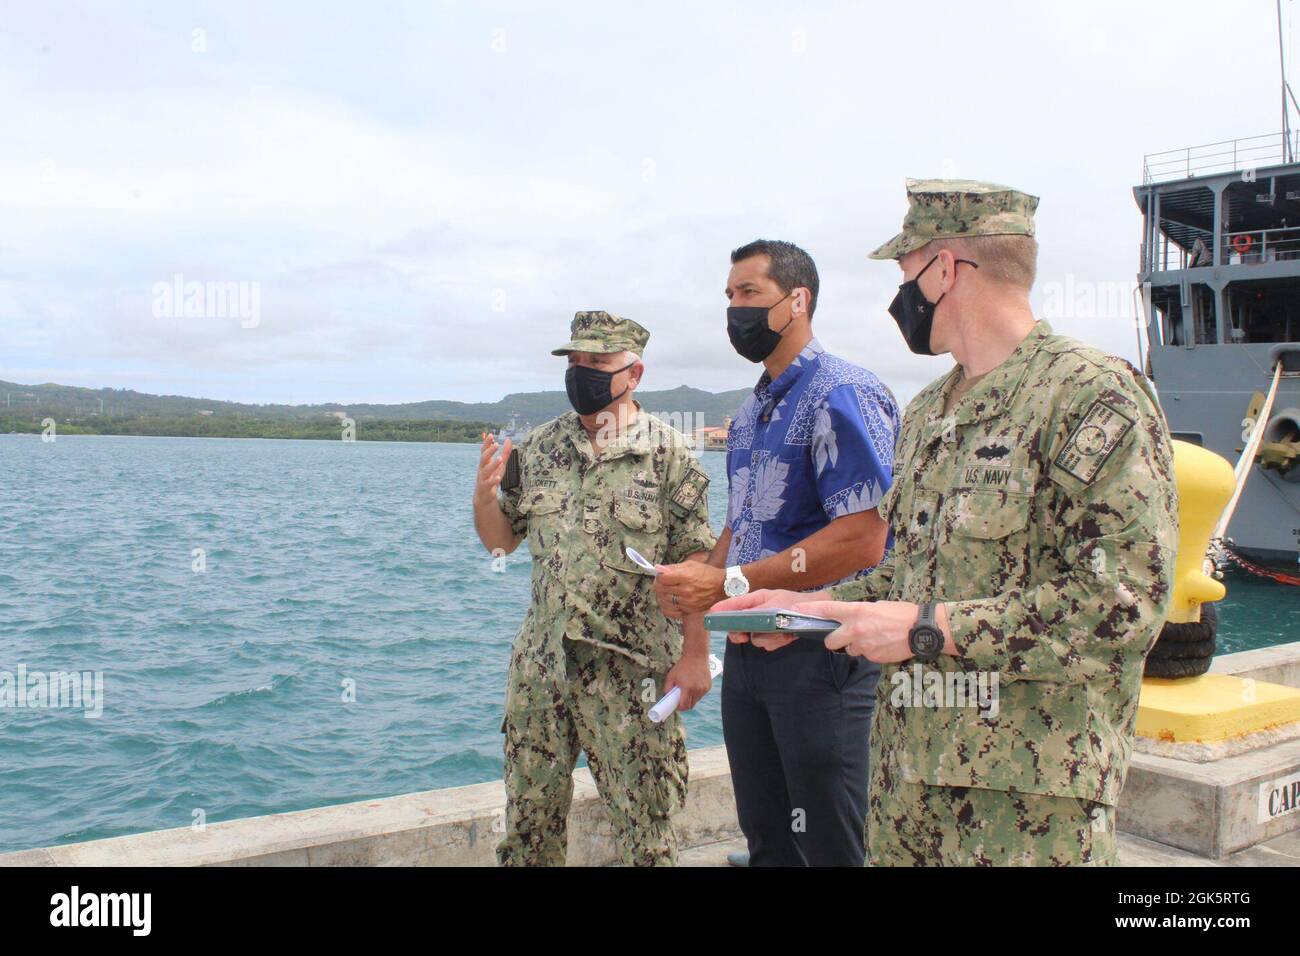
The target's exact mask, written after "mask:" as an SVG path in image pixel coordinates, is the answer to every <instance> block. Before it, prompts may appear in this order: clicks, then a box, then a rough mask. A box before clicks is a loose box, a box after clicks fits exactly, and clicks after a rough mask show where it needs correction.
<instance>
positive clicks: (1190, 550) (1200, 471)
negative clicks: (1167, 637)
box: [1134, 441, 1300, 752]
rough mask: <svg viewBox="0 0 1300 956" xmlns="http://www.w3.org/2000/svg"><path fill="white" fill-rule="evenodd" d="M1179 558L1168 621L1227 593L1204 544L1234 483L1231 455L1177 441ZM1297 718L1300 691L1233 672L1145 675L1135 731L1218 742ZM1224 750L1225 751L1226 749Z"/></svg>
mask: <svg viewBox="0 0 1300 956" xmlns="http://www.w3.org/2000/svg"><path fill="white" fill-rule="evenodd" d="M1173 445H1174V480H1175V482H1176V483H1177V485H1178V558H1177V561H1176V562H1175V564H1174V593H1173V598H1172V599H1171V601H1170V604H1169V614H1168V616H1167V618H1166V623H1167V624H1192V623H1195V622H1198V621H1200V619H1201V602H1203V601H1218V600H1221V599H1222V598H1223V596H1224V595H1225V594H1226V593H1227V591H1226V589H1225V588H1224V586H1223V584H1222V583H1221V582H1219V581H1216V580H1215V579H1214V578H1212V577H1211V576H1210V575H1209V574H1207V573H1206V568H1207V562H1206V549H1207V548H1208V547H1209V544H1210V536H1211V535H1212V534H1213V533H1214V529H1215V526H1216V525H1217V524H1218V523H1219V517H1220V515H1222V514H1223V509H1224V506H1225V505H1226V504H1227V503H1228V499H1229V498H1231V497H1232V492H1233V489H1234V487H1235V485H1236V481H1235V477H1234V474H1233V470H1232V466H1231V465H1230V464H1228V462H1227V460H1226V459H1224V458H1222V457H1220V456H1219V455H1216V454H1214V452H1211V451H1207V450H1206V449H1204V448H1202V447H1201V446H1199V445H1192V444H1189V443H1187V442H1183V441H1175V442H1174V443H1173ZM1297 721H1300V690H1297V689H1295V688H1293V687H1283V686H1281V685H1278V684H1270V683H1267V682H1265V681H1257V680H1251V679H1245V678H1241V677H1236V676H1232V675H1229V674H1213V673H1211V674H1202V675H1200V676H1198V677H1184V678H1179V679H1177V680H1165V679H1162V678H1158V677H1146V678H1144V679H1143V681H1142V695H1141V697H1140V698H1139V700H1138V715H1137V725H1136V727H1135V728H1134V733H1135V734H1136V735H1137V736H1138V737H1144V738H1147V739H1149V740H1153V741H1160V742H1162V743H1165V744H1183V743H1195V744H1208V745H1216V744H1220V743H1224V742H1228V741H1233V740H1236V739H1240V738H1243V737H1246V736H1248V735H1250V734H1254V733H1258V732H1261V731H1266V730H1271V729H1274V728H1278V727H1281V726H1284V725H1289V724H1294V723H1296V722H1297ZM1225 752H1226V751H1225Z"/></svg>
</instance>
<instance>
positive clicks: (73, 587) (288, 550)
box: [0, 435, 1300, 851]
mask: <svg viewBox="0 0 1300 956" xmlns="http://www.w3.org/2000/svg"><path fill="white" fill-rule="evenodd" d="M476 459H477V448H476V447H475V446H470V445H435V444H401V443H380V442H355V443H344V442H323V441H320V442H313V441H268V440H245V439H186V438H110V437H60V438H59V439H58V440H57V441H55V442H53V443H43V442H41V441H40V440H39V438H37V437H36V436H23V435H0V670H2V671H8V672H11V673H12V672H15V671H16V670H17V669H18V668H19V667H20V666H25V667H26V668H27V669H28V671H30V672H35V671H45V672H48V671H58V670H63V671H102V672H103V674H104V695H105V703H104V711H103V716H102V717H100V718H99V719H87V718H86V717H84V716H83V715H82V712H81V711H77V710H71V709H64V710H59V709H12V708H0V755H2V757H3V759H0V851H5V850H16V849H25V848H28V847H34V846H43V845H49V844H53V843H62V842H69V841H74V840H88V839H95V838H99V837H106V836H115V835H118V834H123V833H133V832H137V831H141V830H151V829H159V828H165V827H178V826H187V825H190V824H191V823H192V822H193V820H194V819H195V814H196V813H198V812H201V813H202V814H204V815H205V817H206V819H207V820H208V821H217V820H228V819H232V818H236V817H245V816H254V815H258V814H264V813H275V812H279V811H285V810H300V809H305V808H308V807H317V806H322V805H326V804H331V803H341V802H346V801H352V800H361V799H366V798H371V797H380V796H390V795H393V794H398V793H407V792H410V791H415V790H427V789H432V788H436V787H449V786H458V785H461V784H468V783H479V782H482V781H485V780H491V779H494V778H496V777H498V776H499V775H500V772H501V736H500V734H499V732H498V731H499V729H500V723H501V711H502V705H503V701H504V688H505V669H506V663H507V659H508V653H509V646H510V642H511V640H512V638H513V636H514V633H515V630H516V628H517V627H518V625H519V622H520V620H521V619H522V617H523V613H524V609H525V606H526V603H527V600H528V577H529V558H528V556H527V551H526V548H521V549H520V551H518V552H516V553H515V554H514V555H512V556H511V557H510V558H509V559H507V565H506V569H505V571H504V572H503V573H495V572H493V571H492V569H491V566H490V562H489V560H488V557H487V555H486V554H485V553H484V552H483V551H482V548H481V546H480V545H479V544H478V540H477V538H476V537H475V536H474V532H473V526H472V521H471V514H470V508H469V497H470V491H471V486H472V481H473V471H474V466H475V462H476ZM703 462H704V465H705V467H706V468H707V469H708V471H709V472H710V474H711V475H712V476H713V478H714V484H713V486H712V489H711V491H712V494H711V495H710V504H711V511H712V515H713V524H714V528H715V530H717V529H718V528H720V527H721V522H722V517H723V513H724V511H725V507H726V502H725V492H724V489H725V486H726V479H725V475H724V473H723V471H722V469H723V456H722V455H721V454H718V453H706V454H704V455H703ZM195 549H202V551H203V555H202V557H203V559H204V560H205V562H206V571H204V572H202V573H197V572H196V571H195V570H194V565H195V562H196V560H198V559H197V558H196V557H195V554H194V552H195ZM1229 583H1230V588H1231V589H1232V592H1233V593H1232V596H1231V597H1230V599H1229V602H1228V603H1227V604H1225V607H1224V611H1223V615H1222V616H1223V635H1222V636H1223V643H1224V646H1225V649H1226V650H1240V649H1242V648H1243V647H1246V646H1257V645H1258V644H1264V643H1274V642H1277V641H1281V640H1288V639H1291V638H1290V636H1289V635H1290V634H1291V633H1293V632H1294V630H1295V625H1296V623H1297V621H1300V594H1297V593H1295V591H1296V589H1288V588H1283V587H1280V586H1276V585H1272V584H1267V583H1256V582H1255V581H1253V580H1247V579H1236V578H1234V579H1233V580H1232V581H1230V582H1229ZM720 642H721V638H720V636H719V637H717V638H715V642H714V648H715V650H716V651H719V652H720V651H721V643H720ZM348 687H355V702H352V703H344V701H343V697H344V694H345V692H346V690H347V688H348ZM718 701H719V691H718V688H717V687H716V686H715V689H714V692H713V693H711V694H710V695H709V696H708V697H707V698H706V699H705V700H704V701H703V702H702V703H701V704H700V706H699V707H698V708H697V709H696V710H695V711H694V712H692V713H690V714H688V715H687V720H686V726H687V733H688V735H689V740H690V745H691V746H692V747H701V746H710V745H713V744H718V743H721V742H722V732H721V722H720V719H719V714H718Z"/></svg>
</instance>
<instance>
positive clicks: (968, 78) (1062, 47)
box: [0, 0, 1289, 401]
mask: <svg viewBox="0 0 1300 956" xmlns="http://www.w3.org/2000/svg"><path fill="white" fill-rule="evenodd" d="M1288 16H1289V13H1288ZM1271 18H1272V12H1271V8H1269V9H1267V10H1266V9H1264V8H1263V6H1260V7H1259V9H1256V8H1255V7H1249V8H1244V7H1243V8H1241V9H1240V10H1238V9H1237V8H1233V10H1232V11H1231V12H1228V11H1226V10H1225V8H1223V7H1222V5H1220V4H1215V3H1210V2H1202V3H1176V2H1173V0H1170V2H1167V3H1151V4H1143V5H1139V6H1134V5H1132V4H1130V3H1120V2H1101V3H1095V4H1089V5H1086V6H1081V5H1077V4H1041V3H1031V2H1018V3H1005V4H1000V5H998V6H997V10H996V14H995V13H993V12H992V11H991V9H990V8H989V7H988V6H987V5H983V6H978V5H970V4H963V3H958V2H947V3H937V4H933V5H931V6H929V7H926V8H924V9H922V8H915V7H912V8H908V7H895V6H881V5H877V4H869V5H868V4H858V3H839V4H831V5H829V6H826V7H824V8H820V9H818V10H816V11H803V10H800V11H792V10H790V9H788V8H786V7H784V6H782V5H779V4H776V3H768V4H758V5H750V4H747V5H744V6H741V5H725V6H724V5H718V6H712V5H710V6H707V7H701V6H700V5H690V4H686V3H677V4H672V3H670V4H666V5H664V4H661V5H658V6H657V7H655V8H653V10H651V9H650V8H637V9H635V10H632V9H627V10H624V9H618V8H613V7H610V6H608V5H603V4H597V3H583V4H573V5H568V6H566V7H565V16H563V17H557V16H554V15H553V14H552V12H549V11H548V10H546V9H543V8H540V7H537V6H535V5H529V4H524V3H496V4H492V5H482V6H474V7H467V6H464V5H459V4H434V5H428V4H424V3H420V4H415V3H412V4H409V5H402V6H397V7H394V8H386V9H385V10H382V11H377V10H371V9H362V8H356V9H353V10H346V9H345V10H332V11H329V12H323V11H321V10H320V9H318V8H317V7H314V6H308V5H304V4H277V5H274V6H273V7H272V6H268V5H254V4H251V3H248V4H243V3H233V4H230V3H222V4H217V3H194V4H190V5H188V6H184V7H179V8H166V9H160V8H157V7H154V6H146V5H144V4H138V5H132V4H123V5H115V6H114V7H113V8H112V9H111V10H110V9H107V8H105V9H103V10H100V9H97V8H94V7H91V8H85V7H69V8H63V9H61V8H59V7H57V6H46V5H42V6H40V7H28V8H25V9H20V10H15V11H11V12H10V14H9V15H8V16H7V21H8V22H7V23H6V32H5V35H4V36H3V37H0V58H3V60H4V62H5V63H6V64H7V69H6V71H5V72H4V73H3V74H0V111H2V113H3V115H4V116H5V130H4V132H3V134H0V135H2V136H3V141H2V142H0V147H2V148H0V355H3V356H4V362H5V365H6V366H7V372H6V377H8V378H10V379H12V380H17V381H29V380H30V381H35V380H36V379H38V378H43V377H50V376H48V375H46V374H44V373H45V372H51V371H59V370H64V371H66V372H67V374H68V376H69V377H68V379H67V381H68V382H69V383H70V384H84V385H100V384H138V385H139V387H141V388H150V387H153V386H152V385H151V383H159V382H166V383H169V390H171V391H176V392H182V393H189V394H202V395H207V396H210V397H216V398H235V399H242V400H253V401H258V400H264V401H270V400H288V399H289V398H290V397H292V398H294V399H312V400H333V399H338V400H344V401H363V400H376V401H397V400H419V399H425V398H435V397H436V398H461V399H465V400H493V399H496V398H498V397H500V396H501V395H502V394H504V393H505V392H508V391H519V390H529V389H536V388H555V387H558V386H559V377H560V366H559V365H558V364H557V361H558V360H554V359H553V358H552V357H551V356H550V355H549V354H548V351H549V348H550V347H552V346H553V345H554V344H556V343H558V342H559V341H562V340H563V339H564V338H565V337H566V335H565V333H566V331H567V328H566V326H567V322H568V319H569V318H570V317H571V315H572V313H573V312H574V311H576V310H578V309H584V308H609V309H612V310H613V311H616V312H621V313H623V314H626V315H630V316H632V317H634V318H637V319H638V320H641V321H643V322H644V323H645V324H646V325H647V326H648V327H649V328H650V329H651V331H652V333H653V338H652V343H651V347H650V350H649V352H648V355H647V360H648V364H649V376H648V378H647V381H646V387H648V388H659V387H671V386H674V385H678V384H692V385H696V386H699V387H705V388H713V389H723V388H733V387H738V386H741V385H748V384H751V383H752V381H753V379H754V377H755V373H756V370H755V369H754V367H753V366H750V365H748V363H745V362H743V361H742V360H740V359H738V358H737V357H736V356H735V355H734V353H732V352H731V350H730V348H729V346H728V344H727V341H726V337H725V334H724V325H723V309H724V307H725V300H724V299H723V297H722V295H721V289H722V285H723V282H724V279H725V275H726V271H727V267H728V259H727V254H728V252H729V250H730V249H731V248H732V247H734V246H736V245H739V244H740V243H743V242H745V241H748V240H749V239H752V238H754V237H756V236H759V235H763V236H768V237H773V238H788V239H791V240H792V241H795V242H799V243H800V244H802V245H805V246H806V247H807V248H808V249H809V250H810V251H811V252H812V253H813V254H814V256H815V257H816V258H817V261H818V263H819V267H820V268H821V271H822V276H823V291H822V296H821V302H820V306H819V310H818V314H817V320H816V325H817V331H818V334H819V336H820V337H821V338H822V339H823V341H824V342H825V344H826V345H827V346H828V347H830V348H832V349H833V350H836V351H839V352H840V353H842V354H844V355H846V356H847V357H849V358H852V359H855V360H858V361H862V362H863V363H864V364H867V365H869V366H870V367H872V368H873V370H875V371H876V372H877V373H878V374H880V375H881V377H882V378H884V379H885V380H886V382H888V383H889V384H890V385H891V387H893V388H894V389H895V391H896V392H897V393H898V395H899V397H900V399H904V398H906V397H907V396H908V395H910V394H912V393H914V392H915V391H916V389H917V388H918V387H919V386H920V385H921V384H923V383H924V382H925V381H927V380H928V379H930V378H932V377H933V376H934V375H937V374H940V373H941V372H942V371H944V370H945V369H946V368H947V362H948V360H947V359H942V358H941V359H922V358H918V357H916V356H912V355H911V354H910V353H908V352H907V351H906V349H905V347H904V346H903V344H902V342H901V340H900V339H899V338H898V336H897V333H896V331H895V330H894V329H893V326H892V323H891V322H890V320H889V318H888V316H887V315H886V313H885V307H886V306H887V305H888V303H889V300H890V299H891V298H892V296H893V294H894V290H895V286H896V285H897V282H898V278H897V275H896V271H895V270H894V269H893V267H892V266H890V265H889V264H888V263H883V264H882V263H875V262H868V261H867V260H866V259H865V253H866V251H867V250H868V249H869V248H870V247H871V246H873V245H875V244H876V243H878V242H880V241H882V240H883V239H885V238H888V237H889V236H890V235H892V234H893V232H895V231H896V229H897V226H898V223H899V222H900V220H901V218H902V214H903V211H904V199H903V187H902V184H903V179H904V177H905V176H908V175H954V176H969V177H973V178H988V179H995V180H999V181H1002V182H1008V183H1011V184H1013V185H1017V186H1020V187H1022V188H1025V189H1027V190H1029V191H1032V192H1036V193H1037V194H1039V195H1040V196H1042V200H1043V201H1042V205H1041V207H1040V211H1039V236H1040V241H1041V243H1042V249H1043V254H1042V263H1041V265H1040V286H1041V285H1043V284H1045V283H1050V282H1057V283H1060V282H1064V281H1065V280H1066V278H1067V277H1072V279H1073V280H1074V281H1081V282H1094V283H1096V282H1104V283H1117V282H1125V281H1131V279H1132V277H1133V273H1134V271H1135V268H1136V261H1137V242H1138V217H1137V210H1136V208H1135V206H1134V203H1133V200H1132V197H1131V193H1130V189H1131V186H1132V185H1133V184H1134V183H1135V182H1136V181H1137V179H1138V178H1139V174H1140V169H1141V166H1140V163H1141V157H1142V154H1143V153H1144V152H1149V151H1152V150H1156V149H1163V148H1167V147H1170V146H1173V145H1178V144H1183V143H1192V142H1208V141H1213V140H1215V139H1220V138H1230V137H1232V136H1241V135H1249V134H1253V133H1257V132H1262V131H1265V130H1267V129H1270V128H1271V127H1273V126H1276V124H1277V117H1276V116H1275V115H1274V114H1275V112H1276V99H1277V98H1276V96H1274V95H1273V93H1272V92H1270V91H1275V90H1276V88H1277V85H1276V77H1275V76H1274V75H1273V74H1274V71H1275V69H1276V67H1275V65H1274V64H1275V62H1276V60H1275V57H1274V56H1273V52H1274V47H1273V43H1274V39H1273V35H1272V33H1271V32H1270V31H1271V30H1272V29H1273V25H1272V19H1271ZM195 29H202V30H204V31H205V33H204V36H205V41H206V52H203V53H195V52H194V51H193V50H192V48H191V43H192V31H193V30H195ZM498 30H504V31H505V32H504V34H503V35H501V38H502V39H503V40H504V51H503V52H494V50H493V43H494V38H497V37H498V34H497V33H496V32H495V31H498ZM1287 32H1288V33H1289V21H1288V29H1287ZM1156 36H1159V38H1160V42H1158V43H1157V42H1153V39H1152V38H1154V37H1156ZM499 45H500V44H498V46H499ZM1207 64H1209V65H1213V66H1214V68H1215V69H1216V70H1219V71H1220V72H1222V69H1223V68H1224V65H1225V64H1232V69H1233V71H1234V72H1233V76H1234V80H1233V82H1232V83H1216V82H1203V83H1189V81H1188V80H1187V77H1189V76H1201V75H1203V70H1204V68H1205V67H1206V65H1207ZM1266 93H1267V95H1265V94H1266ZM176 273H182V274H184V275H185V276H186V277H187V278H191V279H194V280H198V281H249V282H258V283H261V288H262V290H263V314H264V317H263V321H262V322H261V324H260V325H259V326H258V327H257V328H256V329H243V328H240V327H239V324H238V322H220V321H209V320H201V321H200V320H188V321H167V322H160V321H159V320H157V319H155V318H154V317H153V316H152V315H151V314H150V312H149V309H148V290H149V288H150V287H151V286H152V284H153V283H155V282H158V281H165V280H167V279H169V278H170V277H171V276H172V275H174V274H176ZM1056 325H1057V327H1058V329H1059V330H1061V331H1064V332H1068V333H1070V334H1073V335H1077V336H1079V337H1081V338H1083V339H1085V340H1087V341H1090V342H1093V343H1095V344H1098V345H1100V346H1102V347H1104V348H1107V349H1110V350H1112V351H1117V352H1120V353H1121V354H1125V355H1127V356H1130V357H1132V356H1133V355H1134V353H1135V347H1134V335H1133V330H1132V327H1131V325H1130V324H1128V323H1126V322H1125V321H1123V320H1122V319H1120V318H1104V319H1085V318H1077V317H1068V316H1067V317H1063V318H1062V319H1061V320H1060V321H1059V322H1057V323H1056Z"/></svg>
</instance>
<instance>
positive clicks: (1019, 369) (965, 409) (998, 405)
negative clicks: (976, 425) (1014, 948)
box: [929, 319, 1052, 425]
mask: <svg viewBox="0 0 1300 956" xmlns="http://www.w3.org/2000/svg"><path fill="white" fill-rule="evenodd" d="M1051 334H1052V327H1051V326H1050V325H1048V324H1047V323H1046V322H1044V321H1043V320H1042V319H1039V320H1038V321H1037V322H1035V323H1034V326H1033V328H1031V329H1030V330H1029V334H1028V335H1026V336H1025V337H1024V338H1023V339H1021V340H1020V344H1019V345H1017V346H1016V349H1015V351H1014V352H1012V353H1011V354H1010V355H1008V356H1007V357H1006V358H1005V359H1003V360H1002V363H1001V364H1000V365H998V366H996V367H995V368H993V369H991V370H990V371H989V372H988V373H987V374H986V375H985V376H984V377H983V378H982V379H980V380H979V381H978V382H976V383H975V384H974V385H973V386H971V390H970V391H969V392H967V393H966V394H965V395H963V396H962V397H961V398H959V399H958V400H957V404H956V405H954V406H953V409H952V415H953V416H954V417H955V418H956V421H957V424H958V425H966V424H969V423H971V422H978V421H984V420H985V419H989V418H997V417H998V416H999V415H1001V414H1002V413H1003V412H1004V411H1005V410H1006V408H1007V406H1008V405H1010V404H1011V400H1012V399H1013V398H1014V397H1015V395H1016V391H1017V390H1018V389H1019V388H1020V383H1021V382H1022V381H1024V378H1025V372H1026V371H1028V369H1029V360H1030V359H1032V358H1033V357H1034V356H1035V355H1036V354H1037V353H1038V350H1039V349H1040V348H1042V347H1043V342H1044V341H1045V340H1046V338H1047V337H1048V336H1049V335H1051ZM960 375H961V366H960V365H955V366H953V369H952V371H950V372H949V373H948V374H947V375H946V376H945V377H944V378H943V380H942V384H941V385H940V387H939V389H938V390H937V391H936V392H935V394H934V400H933V404H932V405H931V407H930V413H929V418H930V419H931V420H932V421H938V420H939V419H941V418H943V417H944V415H943V402H944V398H945V397H946V396H947V395H948V393H949V392H950V391H951V390H952V387H953V385H955V384H956V382H957V379H958V378H959V377H960Z"/></svg>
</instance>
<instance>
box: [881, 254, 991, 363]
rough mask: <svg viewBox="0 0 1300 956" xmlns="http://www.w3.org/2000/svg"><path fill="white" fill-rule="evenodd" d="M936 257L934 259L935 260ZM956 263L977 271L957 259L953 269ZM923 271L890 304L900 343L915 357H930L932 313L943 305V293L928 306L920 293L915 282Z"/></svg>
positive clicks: (928, 263)
mask: <svg viewBox="0 0 1300 956" xmlns="http://www.w3.org/2000/svg"><path fill="white" fill-rule="evenodd" d="M938 258H939V257H938V256H935V257H934V259H938ZM934 259H931V260H930V261H929V262H927V263H926V264H925V269H928V268H930V266H932V265H934ZM958 262H964V263H966V265H968V266H974V267H975V268H976V269H978V268H979V264H978V263H975V262H971V261H970V260H969V259H957V260H956V261H954V263H953V268H954V269H955V268H956V265H957V263H958ZM925 269H922V270H921V271H920V272H918V273H917V274H916V278H915V279H909V280H908V281H906V282H904V283H903V284H902V285H900V286H899V287H898V295H896V296H894V301H893V302H891V303H889V314H890V315H892V316H893V317H894V321H895V322H897V323H898V330H899V331H900V332H902V333H903V340H904V341H905V342H907V347H908V348H909V349H911V350H912V351H913V352H915V353H916V354H917V355H933V354H934V352H933V351H932V350H931V348H930V329H931V327H932V326H933V325H934V310H935V309H937V308H938V307H939V303H940V302H942V301H943V296H944V295H947V294H948V293H946V292H945V293H943V295H941V296H939V298H938V299H936V300H935V301H933V302H931V301H930V300H929V299H927V298H926V297H925V293H924V292H922V291H921V283H920V282H919V281H917V280H919V279H920V278H921V276H923V275H925Z"/></svg>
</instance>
